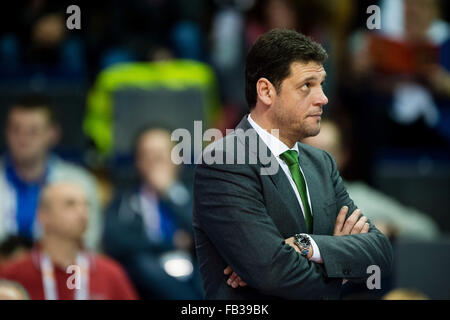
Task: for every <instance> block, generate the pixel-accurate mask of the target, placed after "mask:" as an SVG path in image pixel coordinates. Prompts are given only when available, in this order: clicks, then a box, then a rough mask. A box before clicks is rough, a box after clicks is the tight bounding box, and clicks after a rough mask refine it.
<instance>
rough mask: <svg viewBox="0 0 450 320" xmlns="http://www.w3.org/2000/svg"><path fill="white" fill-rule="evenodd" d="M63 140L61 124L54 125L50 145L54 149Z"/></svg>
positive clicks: (51, 130) (51, 129)
mask: <svg viewBox="0 0 450 320" xmlns="http://www.w3.org/2000/svg"><path fill="white" fill-rule="evenodd" d="M60 140H61V126H60V125H59V124H56V123H55V124H52V125H51V128H50V144H51V146H52V147H54V146H56V145H58V143H59V141H60Z"/></svg>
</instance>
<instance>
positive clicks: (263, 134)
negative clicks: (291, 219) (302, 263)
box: [247, 115, 323, 263]
mask: <svg viewBox="0 0 450 320" xmlns="http://www.w3.org/2000/svg"><path fill="white" fill-rule="evenodd" d="M247 119H248V122H250V125H251V126H252V127H253V128H254V129H255V131H256V133H257V134H258V135H259V137H260V138H261V140H262V141H263V142H264V143H265V144H266V145H267V147H268V148H269V150H270V152H271V153H272V154H273V155H274V156H275V158H276V159H277V161H278V163H279V165H280V167H281V169H283V171H284V173H285V174H286V177H287V178H288V180H289V182H290V184H291V187H292V190H293V191H294V193H295V196H296V197H297V201H298V203H299V205H300V208H301V209H302V213H303V217H305V210H304V208H303V203H302V200H301V198H300V194H299V192H298V189H297V186H296V184H295V182H294V179H293V178H292V174H291V171H290V170H289V167H288V165H287V164H286V163H285V162H284V161H283V160H282V159H281V158H280V155H281V154H282V153H283V152H285V151H287V150H295V151H296V152H297V154H300V152H299V149H298V145H297V143H296V144H294V146H293V147H292V148H291V149H289V147H288V146H287V145H285V144H284V143H283V142H282V141H280V140H279V139H278V138H277V137H275V136H274V135H272V134H270V133H269V132H267V131H266V130H264V129H263V128H261V127H260V126H259V125H258V124H257V123H256V122H255V121H254V120H253V119H252V118H251V116H250V115H248V118H247ZM299 167H300V171H301V172H302V174H303V170H302V167H301V166H300V165H299ZM303 177H305V175H304V174H303ZM305 183H306V193H307V197H308V202H309V203H311V199H310V197H309V189H308V182H307V181H306V177H305ZM309 209H310V212H311V215H312V216H314V214H313V211H312V208H311V205H310V208H309ZM308 237H309V240H310V241H311V245H312V247H313V256H312V257H311V259H310V260H311V261H313V262H317V263H322V262H323V260H322V256H321V255H320V250H319V247H318V246H317V244H316V242H315V241H314V240H313V239H312V238H311V237H310V236H309V235H308Z"/></svg>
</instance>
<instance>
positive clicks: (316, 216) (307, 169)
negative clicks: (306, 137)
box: [298, 143, 327, 234]
mask: <svg viewBox="0 0 450 320" xmlns="http://www.w3.org/2000/svg"><path fill="white" fill-rule="evenodd" d="M298 145H299V150H300V156H299V161H300V166H301V167H302V171H303V174H304V176H305V180H306V183H307V185H308V191H309V197H310V200H311V209H312V213H313V221H314V222H313V234H324V233H325V232H326V229H325V227H326V226H327V224H326V222H327V219H326V217H325V216H324V214H323V212H322V207H323V199H321V197H320V192H318V191H319V190H320V181H319V179H318V176H317V175H316V174H314V172H315V171H316V169H315V168H314V165H313V163H312V162H311V159H310V157H309V156H308V154H307V153H306V152H304V150H303V148H302V146H301V143H299V144H298Z"/></svg>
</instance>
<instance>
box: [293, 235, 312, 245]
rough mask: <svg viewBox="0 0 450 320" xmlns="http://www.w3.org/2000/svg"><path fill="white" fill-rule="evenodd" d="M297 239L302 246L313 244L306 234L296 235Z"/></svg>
mask: <svg viewBox="0 0 450 320" xmlns="http://www.w3.org/2000/svg"><path fill="white" fill-rule="evenodd" d="M295 240H296V241H297V242H298V244H299V245H301V246H302V247H307V246H308V247H309V245H310V244H311V241H309V238H308V237H307V236H305V235H304V234H300V235H296V237H295Z"/></svg>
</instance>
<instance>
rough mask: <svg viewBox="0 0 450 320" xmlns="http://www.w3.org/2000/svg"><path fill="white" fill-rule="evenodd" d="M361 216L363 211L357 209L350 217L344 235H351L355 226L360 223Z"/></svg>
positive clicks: (346, 222) (343, 229)
mask: <svg viewBox="0 0 450 320" xmlns="http://www.w3.org/2000/svg"><path fill="white" fill-rule="evenodd" d="M360 215H361V210H359V209H356V210H355V211H353V213H352V214H351V216H350V217H348V219H347V221H345V224H344V228H342V233H343V234H350V231H351V230H352V229H353V226H354V225H355V224H356V223H357V222H358V220H359V217H360Z"/></svg>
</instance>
